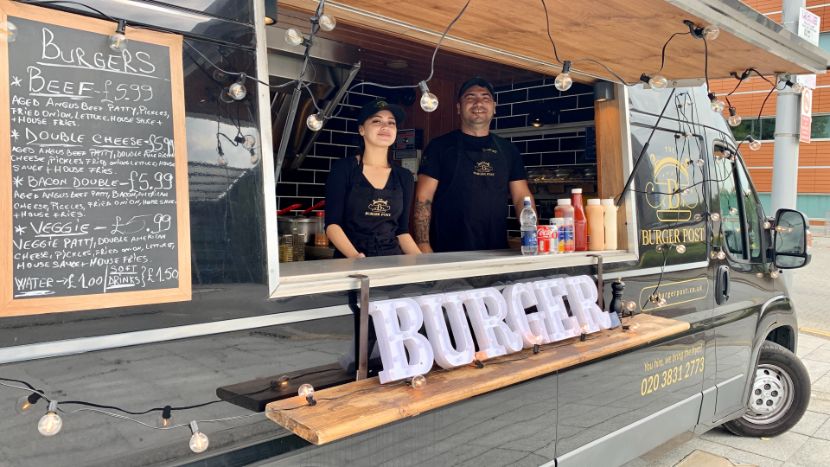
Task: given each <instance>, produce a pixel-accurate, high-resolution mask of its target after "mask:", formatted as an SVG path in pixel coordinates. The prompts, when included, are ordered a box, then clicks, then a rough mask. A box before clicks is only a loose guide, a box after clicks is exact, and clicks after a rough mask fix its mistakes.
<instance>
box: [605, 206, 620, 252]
mask: <svg viewBox="0 0 830 467" xmlns="http://www.w3.org/2000/svg"><path fill="white" fill-rule="evenodd" d="M602 207H604V208H605V212H604V213H603V223H604V224H605V249H606V250H616V249H617V205H616V204H614V199H613V198H608V199H604V200H602Z"/></svg>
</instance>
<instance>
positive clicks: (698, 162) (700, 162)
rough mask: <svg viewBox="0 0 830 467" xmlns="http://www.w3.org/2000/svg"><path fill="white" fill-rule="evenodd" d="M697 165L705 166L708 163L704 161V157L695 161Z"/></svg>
mask: <svg viewBox="0 0 830 467" xmlns="http://www.w3.org/2000/svg"><path fill="white" fill-rule="evenodd" d="M695 165H696V166H698V167H703V166H704V165H706V161H704V160H703V159H698V160H696V161H695Z"/></svg>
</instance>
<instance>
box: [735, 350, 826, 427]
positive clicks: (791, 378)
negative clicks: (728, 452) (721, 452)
mask: <svg viewBox="0 0 830 467" xmlns="http://www.w3.org/2000/svg"><path fill="white" fill-rule="evenodd" d="M809 402H810V375H809V374H808V373H807V369H806V368H805V367H804V364H803V363H801V360H799V359H798V357H796V356H795V355H794V354H793V353H792V352H790V351H789V350H787V349H786V348H784V347H782V346H780V345H778V344H776V343H774V342H769V341H767V342H764V343H763V345H762V346H761V356H760V358H759V360H758V367H757V368H756V369H755V382H754V383H753V384H752V390H751V392H750V394H749V407H748V408H747V411H746V414H744V416H743V417H741V418H739V419H736V420H732V421H730V422H727V423H724V425H723V426H724V428H726V429H727V430H729V431H730V432H732V433H733V434H736V435H738V436H752V437H770V436H777V435H780V434H781V433H784V432H785V431H787V430H789V429H790V428H792V427H793V426H794V425H795V424H796V423H798V421H799V420H801V416H802V415H804V411H805V410H807V404H808V403H809Z"/></svg>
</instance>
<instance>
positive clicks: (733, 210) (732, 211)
mask: <svg viewBox="0 0 830 467" xmlns="http://www.w3.org/2000/svg"><path fill="white" fill-rule="evenodd" d="M729 214H732V215H733V216H734V215H735V214H738V208H735V207H731V208H729Z"/></svg>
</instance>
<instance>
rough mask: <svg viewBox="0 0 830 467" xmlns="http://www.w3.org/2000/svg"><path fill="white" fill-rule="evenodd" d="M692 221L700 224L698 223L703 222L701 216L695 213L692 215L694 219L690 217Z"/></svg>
mask: <svg viewBox="0 0 830 467" xmlns="http://www.w3.org/2000/svg"><path fill="white" fill-rule="evenodd" d="M692 219H694V221H695V222H700V221H702V220H703V216H701V215H700V213H695V215H694V217H692Z"/></svg>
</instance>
